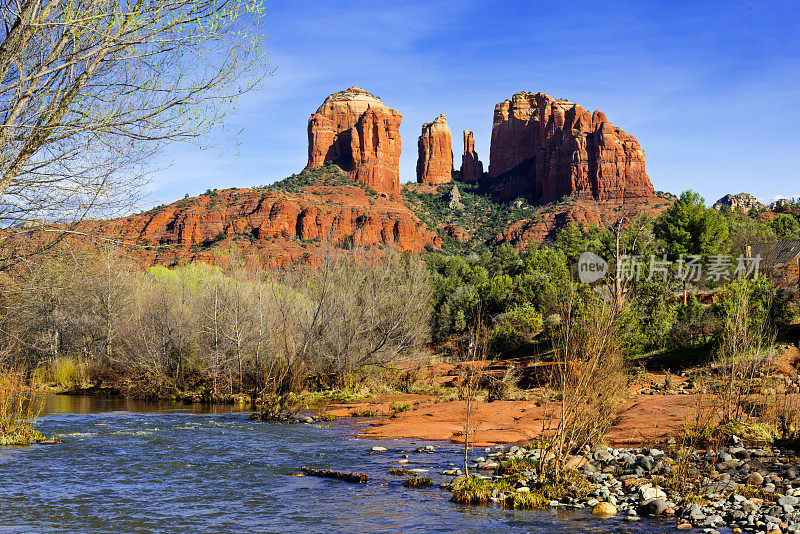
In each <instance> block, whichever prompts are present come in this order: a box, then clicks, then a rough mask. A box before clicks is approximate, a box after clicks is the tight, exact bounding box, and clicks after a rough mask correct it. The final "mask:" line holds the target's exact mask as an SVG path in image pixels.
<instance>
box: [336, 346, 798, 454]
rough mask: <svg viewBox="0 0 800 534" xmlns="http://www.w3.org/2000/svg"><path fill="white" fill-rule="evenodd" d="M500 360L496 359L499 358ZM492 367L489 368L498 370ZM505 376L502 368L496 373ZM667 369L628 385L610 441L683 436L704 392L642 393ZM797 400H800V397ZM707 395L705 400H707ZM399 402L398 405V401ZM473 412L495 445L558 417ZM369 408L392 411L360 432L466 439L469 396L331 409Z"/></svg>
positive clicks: (513, 410)
mask: <svg viewBox="0 0 800 534" xmlns="http://www.w3.org/2000/svg"><path fill="white" fill-rule="evenodd" d="M495 363H496V362H495ZM798 363H800V353H798V349H797V347H796V346H793V345H790V346H788V347H786V348H785V350H784V352H783V353H782V354H781V355H780V356H779V357H778V358H776V359H775V360H774V361H773V363H772V367H773V369H774V371H775V372H776V373H777V374H790V375H795V374H796V373H797V370H796V369H797V367H796V366H797V365H798ZM494 367H495V366H494V365H492V366H489V369H488V371H489V372H492V371H494V372H495V373H497V370H495V369H494ZM430 370H432V371H433V372H431V373H430V374H431V375H432V376H429V377H428V378H429V379H434V378H435V379H436V382H438V383H439V384H440V385H441V384H445V383H448V382H449V381H451V380H452V379H454V378H456V376H457V375H458V365H449V364H438V365H436V366H430ZM498 374H500V375H502V373H498ZM665 379H666V375H664V374H653V373H648V374H646V375H645V376H644V377H642V379H641V380H640V381H639V382H638V383H637V384H635V385H632V386H631V387H630V389H629V395H628V400H627V401H626V402H625V403H624V404H622V405H621V406H620V410H619V413H618V415H617V417H616V419H615V420H614V421H613V423H612V425H611V429H610V431H609V432H608V434H607V435H606V440H607V441H608V443H609V444H611V445H618V446H633V445H640V444H648V445H653V444H659V443H665V442H667V441H668V440H669V439H670V438H675V439H680V437H681V436H682V435H683V432H684V429H685V426H686V424H687V423H688V422H690V421H691V419H692V418H693V417H694V416H695V415H696V414H697V413H698V403H699V402H700V401H701V397H700V396H699V395H696V394H691V393H693V390H687V391H686V392H685V393H689V394H681V395H676V394H669V395H663V394H655V395H651V394H643V393H642V391H643V389H644V390H647V391H649V388H651V387H654V386H655V385H663V384H664V381H665ZM671 380H672V382H673V387H677V388H680V386H681V384H682V383H683V382H685V381H686V379H685V378H682V377H679V376H672V377H671ZM797 397H798V401H800V396H797ZM707 400H708V399H706V401H707ZM393 403H401V404H407V405H412V407H411V408H410V409H408V410H407V411H403V412H400V413H394V414H393V412H394V411H395V410H394V409H393ZM394 406H395V407H396V406H397V404H395V405H394ZM473 406H474V408H473V410H474V412H473V414H474V415H473V418H474V424H473V428H474V432H475V433H474V439H475V445H476V446H481V447H484V446H491V445H496V444H500V443H519V442H528V441H531V440H533V439H537V438H541V437H542V436H544V435H547V433H548V429H552V428H554V427H555V426H556V425H557V424H558V420H557V419H556V417H554V416H555V415H556V414H555V412H556V409H555V408H556V406H555V405H554V404H550V405H545V406H537V403H536V402H535V401H532V400H530V401H494V402H476V403H474V404H473ZM367 410H369V411H371V415H376V416H388V415H390V414H393V415H392V417H390V418H381V419H375V420H371V421H367V423H368V424H369V426H367V427H366V428H364V429H363V431H362V432H361V434H359V436H360V437H365V438H382V439H399V438H414V439H426V440H437V441H451V442H455V443H458V442H461V443H463V431H464V414H465V410H466V402H465V401H448V402H436V401H435V398H434V397H432V396H427V395H383V396H378V397H374V398H371V399H364V400H362V401H359V402H358V403H353V404H340V405H331V406H329V407H328V410H327V413H329V414H332V415H336V416H339V417H349V416H352V415H354V414H361V413H364V412H365V411H367Z"/></svg>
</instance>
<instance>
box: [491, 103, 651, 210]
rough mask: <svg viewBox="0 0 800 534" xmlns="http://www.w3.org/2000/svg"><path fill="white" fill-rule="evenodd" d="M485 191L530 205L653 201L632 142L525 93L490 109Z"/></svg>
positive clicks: (596, 116)
mask: <svg viewBox="0 0 800 534" xmlns="http://www.w3.org/2000/svg"><path fill="white" fill-rule="evenodd" d="M487 185H488V187H489V190H490V191H492V192H493V193H494V194H495V195H497V197H498V198H499V199H501V200H507V199H512V198H515V197H517V196H522V195H524V196H527V197H529V198H530V199H531V200H533V201H534V202H536V203H546V202H553V201H557V200H559V199H561V198H563V197H564V196H567V195H575V196H576V197H577V198H580V199H593V200H597V201H604V200H613V199H651V198H654V196H655V195H654V191H653V186H652V184H651V183H650V178H649V177H648V176H647V173H646V172H645V163H644V151H642V148H641V147H640V146H639V142H638V141H637V140H636V139H635V138H634V137H633V136H631V135H628V134H627V133H625V132H624V131H622V130H621V129H619V128H617V127H615V126H612V125H611V123H609V122H608V120H606V116H605V114H603V113H602V112H601V111H595V112H594V113H592V114H590V113H589V112H588V111H586V110H585V109H583V108H582V107H581V106H580V105H579V104H575V103H572V102H569V101H567V100H555V99H553V98H551V97H549V96H547V95H546V94H544V93H535V94H534V93H529V92H520V93H517V94H515V95H514V96H513V97H511V99H510V100H506V101H504V102H501V103H499V104H497V105H496V106H495V109H494V121H493V124H492V142H491V148H490V154H489V178H488V180H487Z"/></svg>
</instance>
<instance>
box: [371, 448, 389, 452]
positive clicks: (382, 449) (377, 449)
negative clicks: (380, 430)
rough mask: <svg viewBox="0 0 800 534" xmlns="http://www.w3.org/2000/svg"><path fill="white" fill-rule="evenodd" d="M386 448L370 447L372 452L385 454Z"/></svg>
mask: <svg viewBox="0 0 800 534" xmlns="http://www.w3.org/2000/svg"><path fill="white" fill-rule="evenodd" d="M386 450H387V449H386V447H372V452H386Z"/></svg>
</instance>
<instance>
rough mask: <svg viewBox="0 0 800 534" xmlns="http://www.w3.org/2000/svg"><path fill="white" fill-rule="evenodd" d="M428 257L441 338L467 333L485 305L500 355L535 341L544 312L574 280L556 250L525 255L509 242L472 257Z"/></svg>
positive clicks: (437, 334) (548, 309) (437, 327)
mask: <svg viewBox="0 0 800 534" xmlns="http://www.w3.org/2000/svg"><path fill="white" fill-rule="evenodd" d="M427 262H428V265H429V267H430V270H431V272H432V277H431V278H432V284H433V306H434V320H435V324H434V325H433V327H434V328H433V329H434V333H435V335H436V337H437V339H439V340H443V339H446V338H448V337H449V336H451V335H456V336H459V335H463V334H464V333H465V332H466V331H467V327H468V323H469V321H470V319H471V318H472V316H473V314H474V313H476V311H477V310H480V313H481V314H483V321H484V324H486V325H488V326H491V328H492V331H493V348H494V352H495V354H497V355H502V354H505V353H507V352H508V351H513V350H516V349H517V348H519V347H520V346H521V345H522V344H524V343H527V342H530V340H531V338H532V336H533V335H535V334H536V333H538V332H539V331H540V330H541V328H542V323H543V320H542V317H544V316H546V315H548V314H550V313H551V312H552V306H553V304H554V299H555V295H556V294H557V293H558V292H559V291H561V290H563V288H565V287H567V286H568V285H569V284H570V283H571V282H570V275H569V271H568V269H567V267H566V264H565V262H564V259H563V257H562V255H561V254H559V253H558V252H557V251H555V250H553V249H533V250H530V251H529V252H526V253H522V254H520V253H519V252H518V251H517V250H515V249H514V248H513V247H511V246H510V245H508V244H503V245H500V246H499V247H497V248H495V249H494V250H493V251H485V252H484V253H483V255H481V256H476V255H472V256H470V257H468V258H463V257H458V256H444V255H441V254H430V255H428V257H427Z"/></svg>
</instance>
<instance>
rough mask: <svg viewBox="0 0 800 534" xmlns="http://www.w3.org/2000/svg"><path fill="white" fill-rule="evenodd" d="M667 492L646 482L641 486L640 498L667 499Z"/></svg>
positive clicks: (646, 499)
mask: <svg viewBox="0 0 800 534" xmlns="http://www.w3.org/2000/svg"><path fill="white" fill-rule="evenodd" d="M666 498H667V494H666V493H664V491H663V490H662V489H661V488H658V487H655V486H653V485H651V484H645V485H643V486H640V487H639V500H640V501H650V500H653V499H666Z"/></svg>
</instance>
